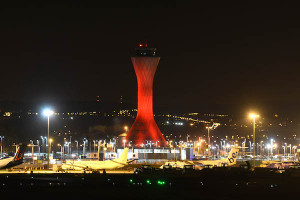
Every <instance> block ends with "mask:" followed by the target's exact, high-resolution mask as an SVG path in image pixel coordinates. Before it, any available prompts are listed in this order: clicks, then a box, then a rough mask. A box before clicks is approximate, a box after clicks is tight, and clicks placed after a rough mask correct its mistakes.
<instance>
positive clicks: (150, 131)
mask: <svg viewBox="0 0 300 200" xmlns="http://www.w3.org/2000/svg"><path fill="white" fill-rule="evenodd" d="M159 60H160V57H150V56H136V57H131V61H132V63H133V66H134V70H135V73H136V77H137V83H138V112H137V116H136V119H135V122H134V123H133V125H132V127H131V128H130V131H129V133H128V134H127V137H126V141H127V142H130V141H132V142H133V144H135V145H138V146H140V145H142V144H146V142H147V141H148V142H150V141H152V142H153V143H156V142H157V143H158V144H157V145H158V146H166V145H167V143H166V140H165V138H164V136H163V135H162V133H161V132H160V130H159V128H158V126H157V124H156V122H155V120H154V117H153V79H154V75H155V71H156V69H157V65H158V63H159Z"/></svg>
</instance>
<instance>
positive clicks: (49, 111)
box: [43, 109, 54, 169]
mask: <svg viewBox="0 0 300 200" xmlns="http://www.w3.org/2000/svg"><path fill="white" fill-rule="evenodd" d="M43 113H44V115H45V116H47V118H48V137H47V141H49V137H50V131H49V130H50V129H49V128H50V125H49V122H50V116H51V115H53V113H54V112H53V111H52V110H50V109H46V110H44V112H43ZM50 144H51V143H50ZM47 154H48V159H47V160H48V163H47V165H48V169H49V166H50V159H49V155H50V147H49V146H48V153H47Z"/></svg>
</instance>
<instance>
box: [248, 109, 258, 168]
mask: <svg viewBox="0 0 300 200" xmlns="http://www.w3.org/2000/svg"><path fill="white" fill-rule="evenodd" d="M257 117H259V115H257V114H250V118H252V119H253V167H255V118H257Z"/></svg>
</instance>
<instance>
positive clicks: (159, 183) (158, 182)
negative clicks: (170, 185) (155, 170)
mask: <svg viewBox="0 0 300 200" xmlns="http://www.w3.org/2000/svg"><path fill="white" fill-rule="evenodd" d="M157 184H158V185H165V184H166V182H165V181H157Z"/></svg>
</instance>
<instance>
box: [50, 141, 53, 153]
mask: <svg viewBox="0 0 300 200" xmlns="http://www.w3.org/2000/svg"><path fill="white" fill-rule="evenodd" d="M52 142H53V140H52V138H50V140H49V145H50V146H49V152H50V153H51V143H52Z"/></svg>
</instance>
